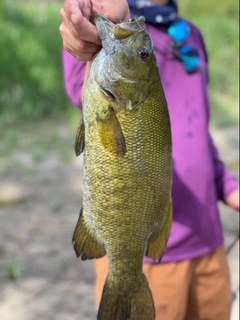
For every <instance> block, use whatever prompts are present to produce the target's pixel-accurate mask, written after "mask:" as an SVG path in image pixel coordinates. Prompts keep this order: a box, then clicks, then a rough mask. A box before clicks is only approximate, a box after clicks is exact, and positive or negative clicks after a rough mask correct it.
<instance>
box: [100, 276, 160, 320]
mask: <svg viewBox="0 0 240 320" xmlns="http://www.w3.org/2000/svg"><path fill="white" fill-rule="evenodd" d="M141 277H142V279H141V283H140V287H139V288H138V289H135V290H132V291H131V290H130V291H129V290H128V291H123V290H119V289H118V288H114V287H112V286H111V282H110V280H108V278H107V280H106V283H105V285H104V288H103V293H102V299H101V302H100V307H99V311H98V316H97V320H106V319H129V320H146V319H147V320H154V319H155V309H154V303H153V299H152V294H151V291H150V289H149V287H148V283H147V279H146V277H145V275H144V274H142V276H141Z"/></svg>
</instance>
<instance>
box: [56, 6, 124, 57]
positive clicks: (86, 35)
mask: <svg viewBox="0 0 240 320" xmlns="http://www.w3.org/2000/svg"><path fill="white" fill-rule="evenodd" d="M94 13H100V14H102V15H104V16H105V17H107V18H108V19H109V20H111V21H113V22H115V23H117V22H120V21H127V20H128V19H129V17H130V14H129V8H128V4H127V2H126V0H111V1H110V0H65V3H64V7H63V8H62V9H61V10H60V14H61V17H62V23H61V25H60V27H59V31H60V33H61V36H62V39H63V47H64V49H65V50H67V51H68V52H70V53H71V54H72V55H73V56H74V57H76V58H77V59H79V60H81V61H91V60H92V58H93V56H94V55H95V54H96V53H97V52H98V51H99V50H100V49H101V40H100V38H99V36H98V33H97V29H96V27H95V25H94V24H92V23H91V22H90V19H91V16H92V15H93V14H94Z"/></svg>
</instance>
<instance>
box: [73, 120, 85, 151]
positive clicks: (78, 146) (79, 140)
mask: <svg viewBox="0 0 240 320" xmlns="http://www.w3.org/2000/svg"><path fill="white" fill-rule="evenodd" d="M84 147H85V137H84V122H83V119H81V120H80V123H79V126H78V129H77V133H76V138H75V153H76V156H79V155H80V154H81V153H82V152H83V150H84Z"/></svg>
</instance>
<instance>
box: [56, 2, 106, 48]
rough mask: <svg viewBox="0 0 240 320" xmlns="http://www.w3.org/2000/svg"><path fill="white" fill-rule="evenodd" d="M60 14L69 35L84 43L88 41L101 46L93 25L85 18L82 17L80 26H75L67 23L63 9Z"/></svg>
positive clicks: (69, 22)
mask: <svg viewBox="0 0 240 320" xmlns="http://www.w3.org/2000/svg"><path fill="white" fill-rule="evenodd" d="M60 14H61V17H62V20H63V22H64V24H65V25H66V26H67V27H68V28H69V30H70V32H71V34H72V35H73V36H74V37H75V38H77V39H79V40H84V41H89V42H93V43H96V44H98V45H100V44H101V40H100V38H99V36H98V32H97V28H96V27H95V25H93V24H92V23H90V22H89V21H88V20H87V19H86V18H85V17H82V21H81V24H80V25H79V26H76V25H74V24H72V22H71V21H69V19H68V17H67V13H66V12H65V10H64V8H62V9H61V10H60Z"/></svg>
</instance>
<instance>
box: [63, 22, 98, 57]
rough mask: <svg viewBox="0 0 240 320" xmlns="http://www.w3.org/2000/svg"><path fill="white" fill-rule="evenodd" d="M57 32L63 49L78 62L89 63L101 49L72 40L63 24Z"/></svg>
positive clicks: (92, 44) (91, 44) (88, 43)
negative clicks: (60, 37) (61, 40)
mask: <svg viewBox="0 0 240 320" xmlns="http://www.w3.org/2000/svg"><path fill="white" fill-rule="evenodd" d="M59 31H60V34H61V36H62V39H63V47H64V49H65V50H67V51H68V52H70V53H71V54H72V55H73V56H75V57H76V58H78V59H79V60H82V61H89V60H91V59H92V58H93V56H94V55H95V54H96V53H97V52H98V51H99V50H100V49H101V46H99V45H96V44H94V43H91V42H87V41H81V40H77V39H76V38H74V37H73V36H72V35H71V33H70V32H69V29H68V28H67V27H66V26H65V25H64V23H62V24H61V25H60V27H59Z"/></svg>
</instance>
